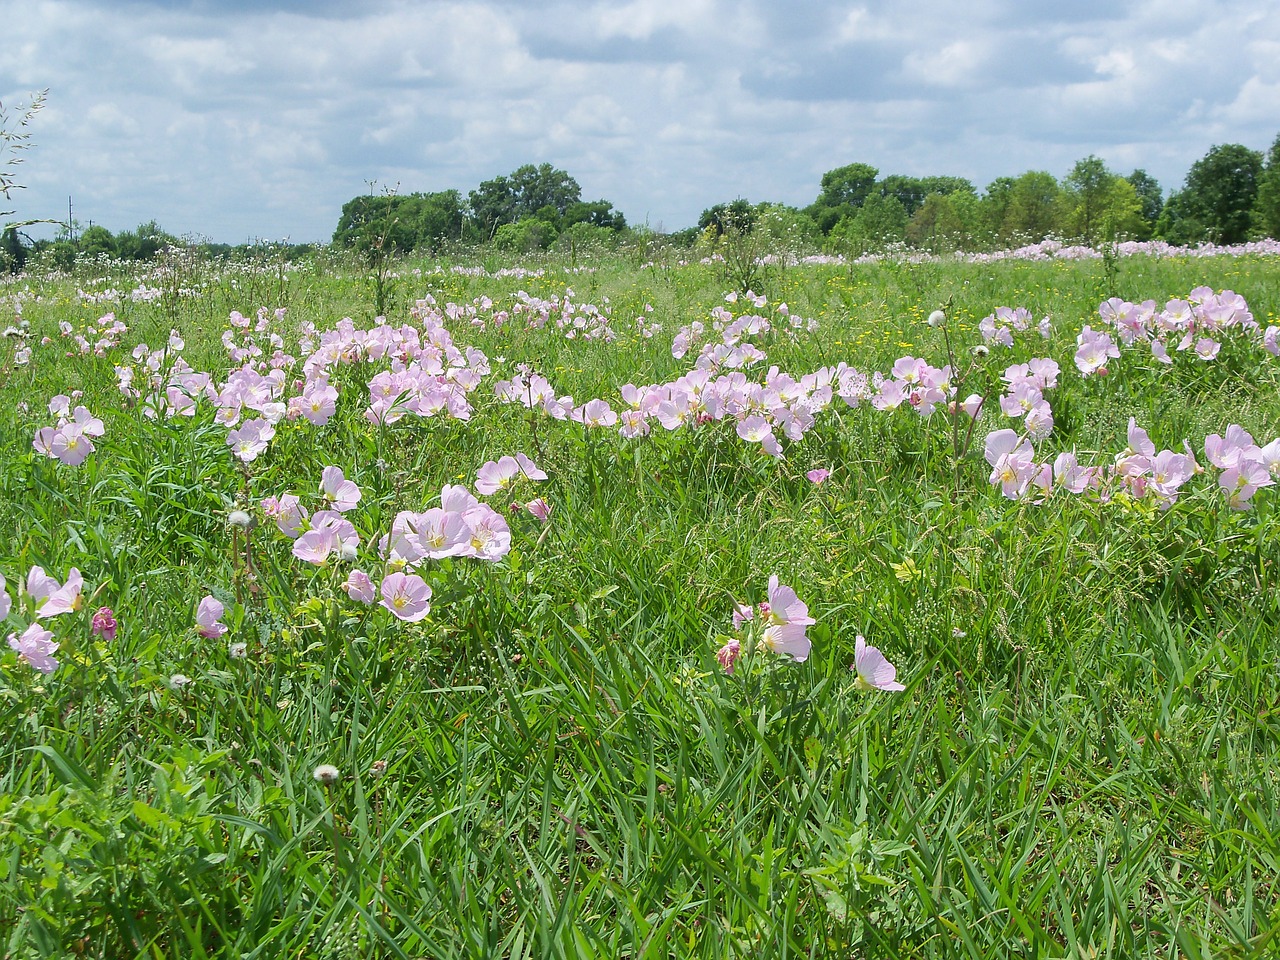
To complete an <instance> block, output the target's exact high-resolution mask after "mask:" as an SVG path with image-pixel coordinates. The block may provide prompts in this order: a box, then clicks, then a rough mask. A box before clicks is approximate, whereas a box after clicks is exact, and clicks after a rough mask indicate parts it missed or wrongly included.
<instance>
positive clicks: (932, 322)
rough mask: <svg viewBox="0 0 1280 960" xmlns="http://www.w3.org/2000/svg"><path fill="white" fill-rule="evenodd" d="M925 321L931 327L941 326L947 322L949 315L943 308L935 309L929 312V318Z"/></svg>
mask: <svg viewBox="0 0 1280 960" xmlns="http://www.w3.org/2000/svg"><path fill="white" fill-rule="evenodd" d="M925 322H926V323H928V324H929V326H931V327H940V326H942V325H943V324H944V323H946V322H947V315H946V314H945V313H943V312H942V311H941V310H935V311H933V313H931V314H929V319H928V320H927V321H925Z"/></svg>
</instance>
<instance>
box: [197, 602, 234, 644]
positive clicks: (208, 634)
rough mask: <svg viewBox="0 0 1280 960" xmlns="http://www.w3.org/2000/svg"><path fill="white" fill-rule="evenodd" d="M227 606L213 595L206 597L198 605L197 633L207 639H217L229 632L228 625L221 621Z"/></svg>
mask: <svg viewBox="0 0 1280 960" xmlns="http://www.w3.org/2000/svg"><path fill="white" fill-rule="evenodd" d="M225 609H226V608H225V607H223V605H222V604H221V603H219V602H218V601H217V600H215V599H214V598H213V597H205V598H204V599H203V600H201V601H200V605H199V606H198V607H196V633H198V634H199V635H200V636H202V637H204V638H205V639H206V640H216V639H218V637H220V636H222V635H223V634H224V633H226V632H227V625H226V624H225V623H222V622H221V618H222V614H223V612H224V611H225Z"/></svg>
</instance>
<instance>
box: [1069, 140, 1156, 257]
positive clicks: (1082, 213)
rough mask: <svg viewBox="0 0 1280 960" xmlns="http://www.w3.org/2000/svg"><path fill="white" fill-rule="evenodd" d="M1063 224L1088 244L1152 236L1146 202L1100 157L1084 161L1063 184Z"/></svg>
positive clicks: (1070, 232)
mask: <svg viewBox="0 0 1280 960" xmlns="http://www.w3.org/2000/svg"><path fill="white" fill-rule="evenodd" d="M1060 203H1061V205H1062V213H1061V218H1060V225H1061V228H1062V231H1063V233H1064V234H1065V235H1067V236H1071V237H1078V238H1080V239H1082V240H1084V241H1085V242H1086V243H1096V242H1098V241H1099V240H1117V239H1134V238H1136V237H1139V236H1149V231H1148V229H1147V223H1146V221H1145V220H1143V218H1142V201H1141V199H1140V198H1139V197H1138V192H1137V191H1136V190H1135V189H1134V186H1133V184H1132V183H1130V182H1129V181H1128V180H1126V179H1124V178H1123V177H1119V176H1116V175H1115V174H1114V173H1112V172H1111V171H1110V170H1108V169H1107V165H1106V164H1105V163H1103V161H1102V160H1100V159H1099V158H1098V157H1096V156H1093V155H1090V156H1088V157H1085V158H1084V159H1083V160H1080V161H1078V162H1077V163H1076V165H1075V166H1074V167H1073V168H1072V169H1071V172H1070V173H1069V174H1067V176H1066V177H1065V178H1063V181H1062V192H1061V194H1060Z"/></svg>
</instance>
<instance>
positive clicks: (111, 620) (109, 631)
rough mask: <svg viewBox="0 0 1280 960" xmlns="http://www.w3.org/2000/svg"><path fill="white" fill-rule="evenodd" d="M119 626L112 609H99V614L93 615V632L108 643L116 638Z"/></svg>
mask: <svg viewBox="0 0 1280 960" xmlns="http://www.w3.org/2000/svg"><path fill="white" fill-rule="evenodd" d="M118 627H119V624H118V623H117V622H116V615H115V613H113V612H112V610H111V608H110V607H99V608H98V612H97V613H95V614H94V615H93V632H94V634H96V635H97V636H99V637H102V639H103V640H106V641H107V642H108V643H109V642H111V641H112V640H114V639H115V638H116V630H117V628H118Z"/></svg>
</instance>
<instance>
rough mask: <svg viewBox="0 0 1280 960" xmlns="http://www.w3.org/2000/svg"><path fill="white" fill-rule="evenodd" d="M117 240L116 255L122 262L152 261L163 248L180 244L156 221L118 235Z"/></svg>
mask: <svg viewBox="0 0 1280 960" xmlns="http://www.w3.org/2000/svg"><path fill="white" fill-rule="evenodd" d="M115 240H116V253H117V254H118V255H119V257H120V259H122V260H151V259H153V258H154V257H155V255H156V254H157V253H159V252H160V251H161V250H162V249H163V248H165V247H167V246H170V245H172V244H175V243H177V242H178V238H177V237H175V236H174V235H173V234H171V233H167V232H166V231H165V230H163V229H162V228H161V227H160V225H159V224H157V223H156V222H155V221H154V220H151V221H148V222H147V223H143V224H139V225H138V227H137V228H136V229H134V230H127V231H124V232H122V233H119V234H117V235H116V238H115Z"/></svg>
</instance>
